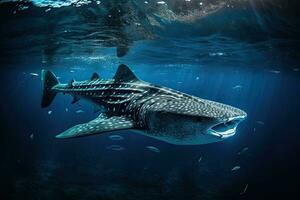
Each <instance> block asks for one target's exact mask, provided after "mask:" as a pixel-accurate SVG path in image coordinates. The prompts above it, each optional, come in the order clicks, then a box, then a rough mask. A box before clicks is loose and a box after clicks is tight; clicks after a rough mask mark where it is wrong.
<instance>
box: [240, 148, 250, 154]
mask: <svg viewBox="0 0 300 200" xmlns="http://www.w3.org/2000/svg"><path fill="white" fill-rule="evenodd" d="M248 150H249V148H248V147H244V148H243V149H242V150H241V151H240V152H238V155H241V154H243V153H245V152H246V151H248Z"/></svg>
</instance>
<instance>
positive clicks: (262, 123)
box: [256, 121, 265, 125]
mask: <svg viewBox="0 0 300 200" xmlns="http://www.w3.org/2000/svg"><path fill="white" fill-rule="evenodd" d="M256 123H257V124H260V125H264V124H265V122H263V121H256Z"/></svg>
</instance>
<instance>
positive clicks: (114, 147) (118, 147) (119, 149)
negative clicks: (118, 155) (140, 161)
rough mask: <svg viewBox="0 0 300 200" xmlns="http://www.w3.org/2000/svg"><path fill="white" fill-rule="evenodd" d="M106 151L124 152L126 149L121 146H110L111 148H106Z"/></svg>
mask: <svg viewBox="0 0 300 200" xmlns="http://www.w3.org/2000/svg"><path fill="white" fill-rule="evenodd" d="M106 149H110V150H113V151H123V150H124V149H125V148H124V147H122V146H120V145H110V146H108V147H106Z"/></svg>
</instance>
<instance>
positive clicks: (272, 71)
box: [269, 70, 280, 74]
mask: <svg viewBox="0 0 300 200" xmlns="http://www.w3.org/2000/svg"><path fill="white" fill-rule="evenodd" d="M269 72H271V73H273V74H280V71H279V70H269Z"/></svg>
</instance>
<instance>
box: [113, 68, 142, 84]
mask: <svg viewBox="0 0 300 200" xmlns="http://www.w3.org/2000/svg"><path fill="white" fill-rule="evenodd" d="M114 79H115V81H121V82H122V81H123V82H129V81H138V80H139V79H138V78H137V77H136V76H135V75H134V73H133V72H132V71H131V70H130V69H129V67H127V66H126V65H124V64H121V65H120V66H119V67H118V70H117V72H116V74H115V76H114Z"/></svg>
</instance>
